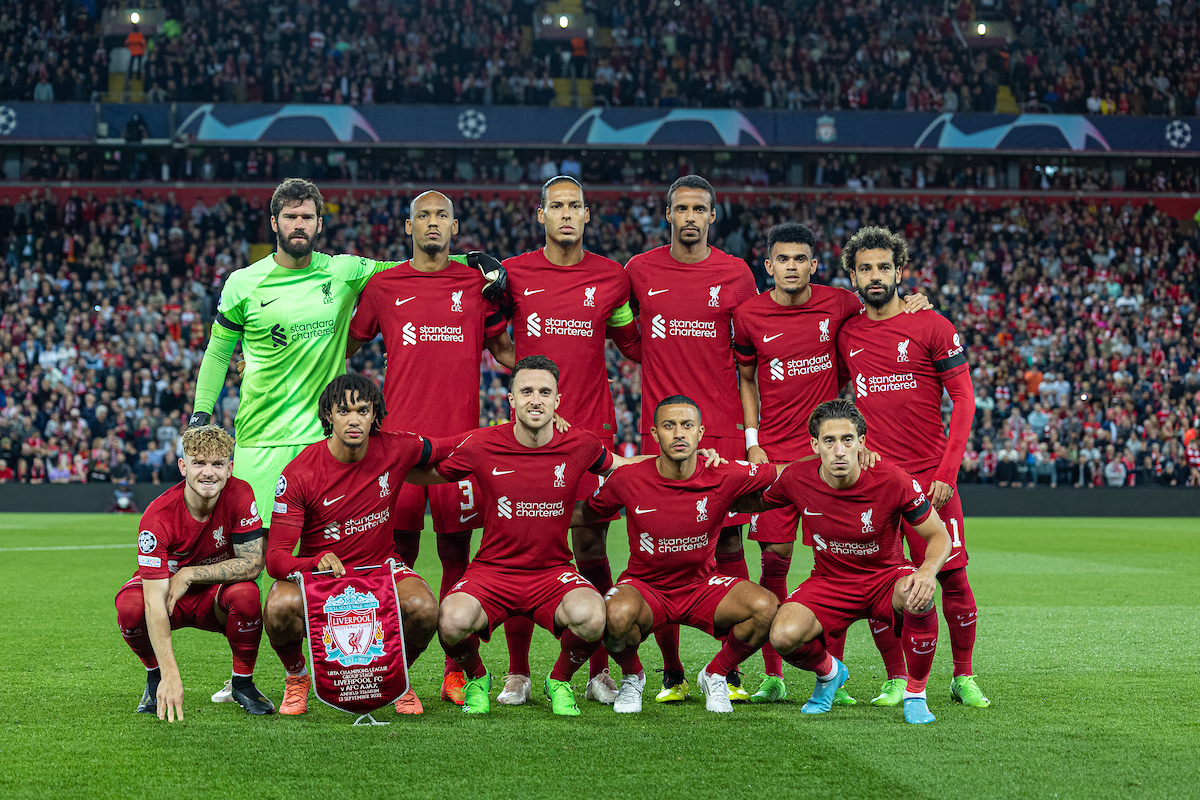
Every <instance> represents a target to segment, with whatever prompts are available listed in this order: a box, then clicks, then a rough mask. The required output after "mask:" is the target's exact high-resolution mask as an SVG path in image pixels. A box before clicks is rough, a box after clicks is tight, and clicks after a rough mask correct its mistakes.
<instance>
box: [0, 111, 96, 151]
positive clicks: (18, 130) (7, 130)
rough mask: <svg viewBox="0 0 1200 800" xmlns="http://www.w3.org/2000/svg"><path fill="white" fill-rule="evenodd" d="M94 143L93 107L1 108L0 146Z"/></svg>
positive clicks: (94, 123) (94, 121) (94, 116)
mask: <svg viewBox="0 0 1200 800" xmlns="http://www.w3.org/2000/svg"><path fill="white" fill-rule="evenodd" d="M95 140H96V106H95V105H93V104H92V103H4V104H0V145H4V144H87V143H89V142H94V141H95Z"/></svg>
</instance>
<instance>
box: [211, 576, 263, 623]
mask: <svg viewBox="0 0 1200 800" xmlns="http://www.w3.org/2000/svg"><path fill="white" fill-rule="evenodd" d="M221 600H222V603H221V604H222V605H223V606H224V607H225V610H226V611H227V612H228V613H231V614H237V615H238V616H240V617H244V618H246V617H249V618H253V617H256V616H259V615H260V614H261V613H262V605H261V600H260V595H259V592H258V584H257V583H255V582H254V581H238V582H237V583H231V584H229V585H228V586H226V587H225V588H224V589H222V590H221Z"/></svg>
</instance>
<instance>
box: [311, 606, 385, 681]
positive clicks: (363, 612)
mask: <svg viewBox="0 0 1200 800" xmlns="http://www.w3.org/2000/svg"><path fill="white" fill-rule="evenodd" d="M323 610H324V612H325V633H324V634H323V635H322V637H321V639H322V641H323V642H324V643H325V660H327V661H336V662H337V663H338V664H341V665H342V666H343V667H351V666H362V665H365V664H370V663H371V662H372V661H374V660H375V659H377V658H380V657H381V656H383V655H384V652H383V626H382V625H380V624H379V621H378V620H377V619H376V612H377V611H378V610H379V601H378V600H377V599H376V598H375V593H374V592H367V593H366V594H363V593H362V592H359V591H356V590H355V588H354V587H353V586H347V587H346V591H344V592H342V593H341V594H338V595H334V596H333V597H330V598H329V599H328V600H326V601H325V606H324V608H323Z"/></svg>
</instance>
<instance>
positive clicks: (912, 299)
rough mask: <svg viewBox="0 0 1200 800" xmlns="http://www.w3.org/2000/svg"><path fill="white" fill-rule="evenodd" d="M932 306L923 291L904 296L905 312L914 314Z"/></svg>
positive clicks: (927, 309)
mask: <svg viewBox="0 0 1200 800" xmlns="http://www.w3.org/2000/svg"><path fill="white" fill-rule="evenodd" d="M932 308H933V303H931V302H929V298H928V297H926V296H925V293H924V292H913V293H912V294H906V295H905V296H904V308H903V311H904V313H905V314H915V313H916V312H918V311H929V310H930V309H932Z"/></svg>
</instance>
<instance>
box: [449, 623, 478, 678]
mask: <svg viewBox="0 0 1200 800" xmlns="http://www.w3.org/2000/svg"><path fill="white" fill-rule="evenodd" d="M442 648H443V649H444V650H445V651H446V655H447V656H448V657H449V658H450V659H451V660H453V661H454V663H455V665H456V666H457V667H458V669H459V670H461V671H462V672H463V674H464V675H466V676H467V678H469V679H470V678H482V677H483V676H484V675H486V674H487V669H485V668H484V666H483V660H482V659H480V658H479V637H478V636H476V635H475V634H473V633H472V634H471V635H470V636H468V637H467V638H465V639H463V640H462V641H461V642H459V643H458V644H455V645H450V646H449V647H447V646H446V644H445V643H444V642H443V643H442Z"/></svg>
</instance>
